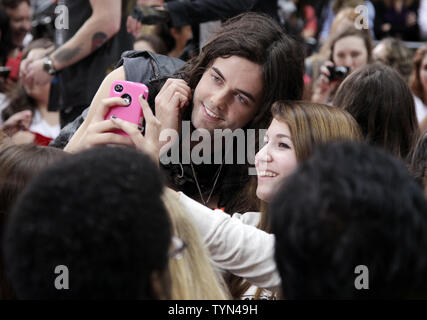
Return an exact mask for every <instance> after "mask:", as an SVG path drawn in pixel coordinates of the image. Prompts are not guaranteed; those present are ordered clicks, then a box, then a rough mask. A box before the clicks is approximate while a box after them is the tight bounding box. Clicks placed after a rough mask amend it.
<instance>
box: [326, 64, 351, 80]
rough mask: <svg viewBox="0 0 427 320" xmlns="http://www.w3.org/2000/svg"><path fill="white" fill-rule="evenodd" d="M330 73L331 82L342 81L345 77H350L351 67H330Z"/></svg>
mask: <svg viewBox="0 0 427 320" xmlns="http://www.w3.org/2000/svg"><path fill="white" fill-rule="evenodd" d="M327 68H328V70H329V73H330V74H331V75H330V76H329V80H330V81H342V80H344V78H345V77H347V76H348V74H349V73H350V68H349V67H344V66H328V67H327Z"/></svg>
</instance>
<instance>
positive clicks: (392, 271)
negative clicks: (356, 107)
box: [269, 143, 427, 299]
mask: <svg viewBox="0 0 427 320" xmlns="http://www.w3.org/2000/svg"><path fill="white" fill-rule="evenodd" d="M284 199H285V200H284ZM269 213H270V214H271V217H272V226H273V232H274V234H275V236H276V239H277V243H276V253H275V255H276V261H277V265H278V269H279V272H280V275H281V277H282V287H283V295H284V298H286V299H301V298H303V299H307V298H308V299H330V298H332V299H369V298H426V297H427V256H426V254H425V253H426V252H427V201H426V199H425V198H424V195H423V192H422V190H421V189H420V187H419V185H417V183H416V182H415V181H413V179H411V178H410V177H409V175H408V173H407V171H406V169H405V166H404V165H403V164H402V163H401V162H400V161H399V160H396V159H394V158H392V157H391V156H389V155H387V154H386V153H384V152H383V151H381V150H377V149H374V148H373V147H369V146H367V145H362V144H356V143H354V144H350V143H344V144H332V145H329V146H325V147H323V148H321V149H319V150H317V151H316V152H315V153H314V155H313V157H312V158H310V159H309V160H308V161H306V162H305V163H303V164H302V165H301V166H300V167H299V168H298V170H297V172H295V173H294V174H293V175H292V176H291V177H289V179H287V181H286V182H285V184H284V185H283V186H282V188H281V190H280V192H279V193H278V194H277V196H276V197H275V199H274V201H273V202H272V204H271V208H270V212H269ZM358 265H365V266H366V267H367V268H368V271H369V289H367V290H366V289H362V290H357V289H356V288H355V282H356V280H357V278H358V277H359V276H360V275H361V274H359V273H355V269H356V267H357V266H358Z"/></svg>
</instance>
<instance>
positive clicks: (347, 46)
mask: <svg viewBox="0 0 427 320" xmlns="http://www.w3.org/2000/svg"><path fill="white" fill-rule="evenodd" d="M332 60H333V62H334V63H335V65H337V66H345V67H349V68H350V72H353V71H354V70H356V69H358V68H360V67H362V66H364V65H365V64H367V63H368V50H367V49H366V46H365V42H364V41H363V39H362V38H359V37H356V36H349V37H345V38H342V39H339V40H338V41H337V42H335V46H334V52H333V54H332Z"/></svg>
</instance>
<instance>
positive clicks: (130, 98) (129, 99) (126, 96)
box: [122, 93, 132, 105]
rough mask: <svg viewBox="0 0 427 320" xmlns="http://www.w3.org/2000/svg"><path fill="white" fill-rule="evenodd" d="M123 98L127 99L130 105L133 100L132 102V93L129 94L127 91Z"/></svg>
mask: <svg viewBox="0 0 427 320" xmlns="http://www.w3.org/2000/svg"><path fill="white" fill-rule="evenodd" d="M122 99H123V100H125V101H126V102H127V104H128V105H130V104H131V102H132V97H131V96H130V95H128V94H127V93H125V94H124V95H122Z"/></svg>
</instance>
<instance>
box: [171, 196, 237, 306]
mask: <svg viewBox="0 0 427 320" xmlns="http://www.w3.org/2000/svg"><path fill="white" fill-rule="evenodd" d="M163 202H164V204H165V207H166V210H167V211H168V213H169V216H170V219H171V225H172V233H173V235H175V236H177V237H178V238H180V239H181V240H182V241H184V242H185V244H186V245H187V246H186V248H185V249H184V250H183V252H182V255H181V257H180V258H171V259H169V270H170V274H171V278H172V299H173V300H227V299H229V295H228V293H227V290H226V285H225V284H224V282H223V279H222V276H221V275H220V274H219V272H216V271H215V269H214V267H213V265H212V264H211V261H210V258H209V254H208V252H207V250H206V249H205V247H204V246H203V243H202V241H201V239H200V236H199V234H198V232H197V230H196V228H195V226H194V224H193V222H192V221H191V218H190V217H189V214H188V213H187V212H186V211H185V209H184V208H183V207H182V205H181V204H180V203H179V201H178V199H177V198H176V196H175V195H174V191H171V190H168V189H166V190H165V192H164V194H163Z"/></svg>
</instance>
